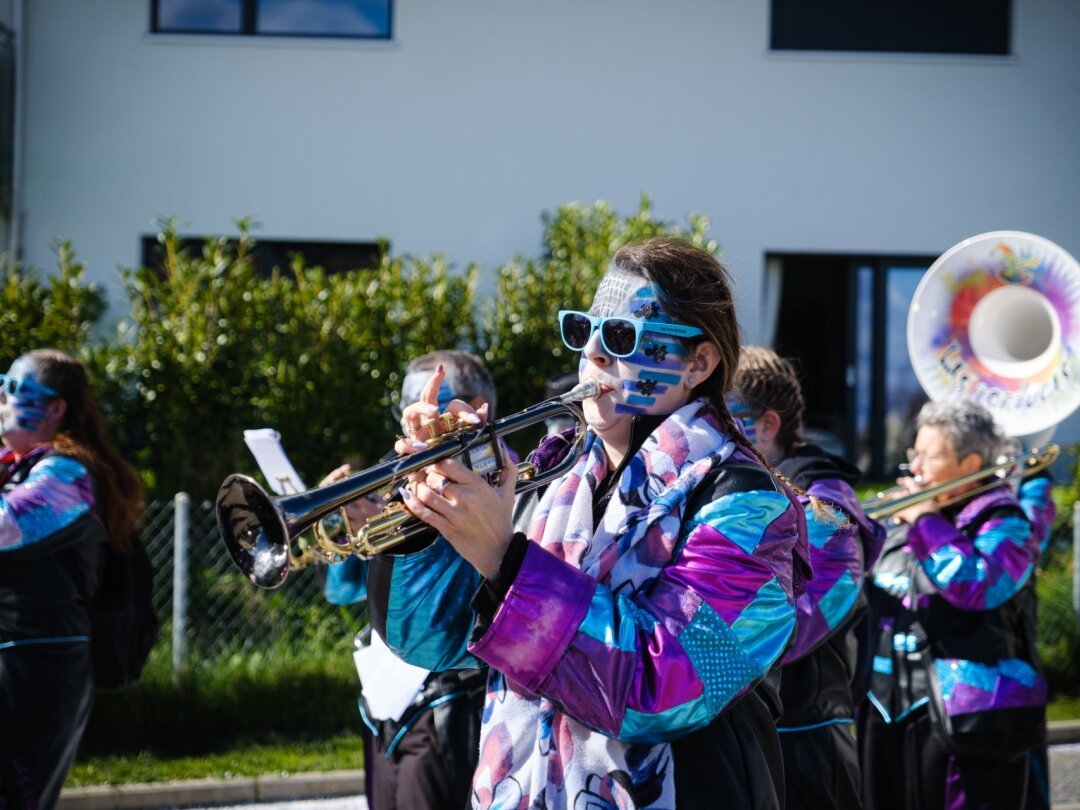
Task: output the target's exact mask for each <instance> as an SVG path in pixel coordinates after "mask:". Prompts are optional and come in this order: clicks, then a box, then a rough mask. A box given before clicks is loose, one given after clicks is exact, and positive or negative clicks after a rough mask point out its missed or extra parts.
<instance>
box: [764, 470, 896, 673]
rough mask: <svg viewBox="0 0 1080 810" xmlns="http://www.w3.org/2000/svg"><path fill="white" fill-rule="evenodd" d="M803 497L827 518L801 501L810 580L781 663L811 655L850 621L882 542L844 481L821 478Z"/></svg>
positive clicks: (882, 533) (879, 529) (877, 528)
mask: <svg viewBox="0 0 1080 810" xmlns="http://www.w3.org/2000/svg"><path fill="white" fill-rule="evenodd" d="M807 492H808V494H810V495H813V496H814V497H816V498H819V499H821V501H823V502H824V503H823V504H822V506H823V507H824V508H825V509H828V510H829V514H828V515H821V516H819V515H818V514H816V513H815V512H814V509H813V508H812V506H811V505H810V503H809V498H806V499H802V500H803V501H804V507H805V512H806V531H807V538H808V539H809V542H810V562H811V565H812V566H813V569H814V578H813V579H812V580H810V583H809V585H808V586H807V589H806V592H805V593H803V594H802V595H801V596H800V597H799V598H798V601H797V602H796V603H795V615H796V620H797V626H798V631H797V633H796V635H795V643H794V644H793V645H792V646H791V649H790V650H788V652H787V653H786V654H785V655H784V659H783V663H785V664H790V663H791V662H793V661H797V660H798V659H800V658H802V657H803V656H804V655H806V654H807V653H809V652H811V651H813V650H814V649H815V648H817V646H818V645H819V644H821V643H822V642H824V641H825V640H826V639H827V638H829V637H830V636H831V635H832V634H833V633H834V632H836V631H837V630H838V629H840V628H841V627H842V626H843V625H844V623H845V622H846V621H847V620H848V618H850V616H851V615H852V613H853V612H854V610H855V608H856V606H857V604H858V599H859V593H860V592H861V589H862V579H863V571H864V567H865V566H866V557H867V556H870V557H871V559H870V562H871V563H873V560H874V559H876V557H877V553H878V551H879V550H880V547H881V542H882V541H883V540H884V537H885V530H884V529H883V528H882V527H881V526H880V525H878V524H876V523H873V522H871V521H869V520H868V519H867V518H866V516H865V515H864V514H863V512H862V507H861V506H859V503H858V500H857V498H856V496H855V492H854V491H853V490H852V489H851V487H850V486H849V485H848V484H846V483H845V482H843V481H840V480H838V479H820V480H818V481H814V482H813V483H812V484H811V485H810V486H809V488H808V489H807Z"/></svg>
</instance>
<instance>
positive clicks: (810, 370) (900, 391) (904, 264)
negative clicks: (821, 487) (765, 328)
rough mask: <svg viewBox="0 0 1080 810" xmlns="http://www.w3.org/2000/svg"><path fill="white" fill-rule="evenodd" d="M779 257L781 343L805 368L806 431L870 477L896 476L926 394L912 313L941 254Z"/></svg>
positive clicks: (776, 340) (778, 326) (775, 343)
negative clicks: (916, 366)
mask: <svg viewBox="0 0 1080 810" xmlns="http://www.w3.org/2000/svg"><path fill="white" fill-rule="evenodd" d="M773 258H774V259H775V260H778V261H779V262H780V263H781V268H782V272H781V279H782V280H781V287H780V297H779V310H778V312H777V321H776V334H775V336H774V339H773V346H774V347H775V349H776V351H777V352H779V353H780V354H781V355H782V356H784V357H791V358H794V359H795V360H796V365H797V367H798V368H799V370H800V372H801V373H800V380H801V382H802V387H803V397H804V400H805V403H806V413H805V417H804V421H805V424H806V428H807V431H806V432H807V434H808V437H809V438H811V439H812V440H813V441H814V442H815V443H817V444H821V445H822V446H823V447H825V449H827V450H832V451H833V452H839V453H840V455H846V456H847V457H848V458H850V459H851V460H852V461H855V462H856V463H857V464H858V465H859V466H860V467H861V468H862V470H863V472H864V473H866V474H867V475H868V476H869V477H870V478H871V479H872V480H879V481H885V480H892V479H893V478H895V477H896V475H897V467H896V465H897V464H898V463H899V462H901V461H903V460H904V455H903V454H904V449H905V448H907V447H909V446H910V443H911V441H912V440H913V438H914V436H913V435H912V433H913V421H914V417H915V414H916V412H917V411H918V409H919V406H921V405H922V403H923V402H925V401H926V394H925V393H924V392H923V390H922V387H921V386H920V385H919V381H918V379H917V378H916V377H915V372H914V370H913V369H912V367H911V360H910V358H909V357H908V351H907V313H908V308H909V305H910V303H911V298H912V296H913V294H914V292H915V287H916V286H917V285H918V282H919V280H920V279H921V278H922V276H923V274H924V273H925V272H926V269H927V268H928V267H929V266H930V265H931V264H932V263H933V258H932V257H924V256H916V257H887V256H843V255H825V254H823V255H816V254H802V255H791V254H776V255H774V256H773ZM807 335H813V340H812V341H808V340H807Z"/></svg>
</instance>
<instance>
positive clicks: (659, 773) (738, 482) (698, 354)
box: [368, 239, 809, 808]
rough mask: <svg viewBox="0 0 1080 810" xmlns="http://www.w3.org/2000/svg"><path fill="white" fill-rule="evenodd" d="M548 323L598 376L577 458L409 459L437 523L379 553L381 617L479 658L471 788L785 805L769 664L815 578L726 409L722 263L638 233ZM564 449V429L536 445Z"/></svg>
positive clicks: (430, 659) (575, 800)
mask: <svg viewBox="0 0 1080 810" xmlns="http://www.w3.org/2000/svg"><path fill="white" fill-rule="evenodd" d="M553 325H554V324H553ZM561 326H562V336H563V340H564V342H565V344H566V345H567V347H569V348H570V349H572V350H574V351H579V352H581V359H580V363H579V376H580V379H581V380H582V381H590V382H595V383H597V384H598V385H599V387H600V391H601V393H600V395H599V396H597V397H596V398H594V399H590V400H587V401H585V403H584V413H585V418H586V421H587V423H588V427H589V430H588V436H587V440H586V443H585V450H584V453H583V454H582V455H581V457H580V458H579V459H578V461H577V463H576V465H575V466H574V467H573V468H572V469H571V471H570V472H568V473H566V474H565V475H564V476H563V477H562V478H560V479H558V480H556V481H554V482H552V483H550V484H549V485H548V486H547V487H545V488H543V489H542V490H534V491H532V492H529V493H527V494H523V495H522V496H520V498H518V499H517V501H516V503H515V497H514V480H513V478H514V476H513V475H512V474H510V473H511V470H510V468H509V467H507V469H506V470H505V471H504V473H505V474H504V476H503V482H502V484H501V485H500V486H499V487H497V488H493V487H491V486H489V485H488V484H487V483H486V482H485V481H484V480H483V479H482V478H480V477H479V476H477V475H475V474H473V473H472V472H470V471H469V470H467V469H466V468H465V467H464V465H463V464H462V463H460V462H459V461H457V460H447V461H443V462H439V463H438V464H435V465H433V466H432V467H430V468H427V469H426V470H424V471H422V472H421V473H418V474H417V476H416V479H415V480H414V481H413V482H412V483H411V484H410V485H409V487H408V488H407V489H406V499H405V504H406V506H407V508H408V509H409V510H411V511H412V512H413V513H414V514H416V515H417V516H418V517H420V518H421V519H423V520H425V521H426V522H428V523H429V524H430V525H432V526H433V527H434V528H436V529H437V530H438V531H439V533H440V535H441V536H440V537H439V538H438V539H437V540H435V541H434V542H433V543H432V544H431V545H429V546H428V547H427V548H424V549H422V550H419V551H416V552H414V553H411V554H401V555H381V556H380V557H379V558H377V559H376V560H374V561H373V563H372V566H371V569H370V574H369V582H368V584H369V592H370V594H371V599H372V601H371V602H370V605H371V608H372V615H373V622H374V623H375V625H376V627H377V628H378V629H379V630H380V632H381V633H383V634H384V638H386V640H387V641H388V643H389V644H390V645H391V646H392V647H394V648H395V649H396V650H397V651H398V652H399V653H401V654H402V655H403V656H404V657H405V658H406V659H407V660H411V661H413V662H414V663H417V664H420V665H422V666H426V667H429V668H433V669H445V668H453V667H458V666H468V665H470V664H471V663H475V661H476V660H477V659H480V660H482V661H484V662H486V663H488V664H490V666H491V671H490V675H489V681H488V696H487V704H486V706H485V710H484V716H483V728H482V734H481V742H480V762H479V765H478V767H477V771H476V774H475V776H474V779H473V805H474V806H475V807H481V808H488V807H494V808H511V807H512V808H519V807H547V808H581V807H618V808H638V807H641V808H644V807H669V808H670V807H675V806H678V807H680V808H695V807H701V808H715V807H717V806H719V805H720V804H724V805H727V806H731V807H747V808H766V807H780V806H781V805H782V801H783V775H782V763H781V760H780V751H779V742H778V740H777V736H776V730H775V725H774V722H775V714H774V710H776V709H778V705H777V703H776V699H775V698H776V695H775V692H774V691H773V690H772V689H771V687H770V686H769V682H768V681H766V680H765V677H766V675H767V674H768V673H769V671H770V669H771V668H772V667H773V666H774V665H775V664H776V663H777V662H778V661H779V659H780V657H781V655H782V654H783V652H784V650H785V649H786V648H787V646H788V644H789V643H790V641H791V637H792V631H793V629H794V626H795V609H794V600H795V598H796V595H797V594H798V593H799V592H801V591H802V589H803V588H804V586H805V580H806V578H807V577H808V576H809V569H808V566H807V551H806V536H805V521H804V520H803V513H802V508H801V507H800V505H799V503H798V501H797V500H796V499H795V497H794V495H793V494H792V493H791V492H790V491H789V490H788V489H787V488H786V487H785V486H784V485H783V484H782V483H780V482H779V481H778V479H777V478H776V477H775V476H774V475H772V474H771V473H770V471H769V470H768V469H767V468H766V467H765V466H764V465H763V463H762V462H761V461H760V460H759V458H758V457H757V456H756V454H755V453H754V451H753V449H752V447H751V446H750V445H749V443H748V442H747V441H746V440H745V438H744V437H742V435H741V433H740V432H739V431H738V429H736V427H735V426H734V424H733V422H732V419H731V416H730V415H729V414H728V412H727V407H726V394H727V391H728V387H729V385H730V382H731V377H732V374H733V373H734V370H735V366H736V363H737V362H738V356H739V336H738V326H737V323H736V319H735V311H734V305H733V303H732V298H731V290H730V283H729V280H728V276H727V273H726V271H725V270H724V269H723V267H722V266H721V265H720V264H719V263H718V262H717V261H716V260H715V259H714V258H713V257H712V256H711V255H710V254H708V253H707V252H705V251H702V250H700V249H698V248H695V247H693V246H691V245H689V244H686V243H683V242H680V241H676V240H670V239H656V240H652V241H649V242H646V243H644V244H640V245H631V246H627V247H624V248H622V249H621V250H619V251H618V252H617V253H616V254H615V257H614V259H613V260H612V263H611V266H610V268H609V271H608V273H607V275H606V276H605V277H604V278H603V280H602V281H601V283H600V285H599V287H598V289H597V291H596V294H595V297H594V299H593V304H592V307H591V308H590V310H589V312H588V313H563V314H562V316H561ZM440 382H441V374H440V373H438V372H437V373H436V374H435V375H434V376H433V377H432V378H431V380H429V381H428V384H427V386H426V387H425V389H424V392H423V396H422V399H421V402H420V403H418V404H416V405H414V406H412V407H411V408H409V409H406V412H405V414H404V416H405V424H406V427H407V428H408V429H409V431H410V432H413V433H415V432H416V431H418V430H420V429H421V425H422V422H423V420H424V419H425V418H429V417H431V416H433V415H434V414H435V413H436V412H437V410H438V409H437V406H436V404H435V401H436V400H435V396H436V394H437V391H438V387H439V384H440ZM450 410H451V411H455V412H462V413H469V412H471V411H470V409H468V408H466V407H464V405H463V404H462V403H452V404H451V405H450ZM397 449H398V451H399V452H408V451H409V450H411V449H416V448H414V447H412V442H411V441H410V440H408V439H406V440H403V441H401V442H399V444H398V447H397ZM566 452H567V442H566V440H565V438H564V437H563V436H559V435H556V436H552V437H548V438H547V439H545V440H544V442H542V443H541V446H540V447H539V448H538V449H537V451H536V452H535V453H534V454H533V460H534V462H535V463H537V464H538V465H539V466H540V467H541V468H542V469H546V468H548V467H550V466H551V465H553V464H555V463H557V461H558V460H560V459H561V458H563V457H564V456H565V454H566Z"/></svg>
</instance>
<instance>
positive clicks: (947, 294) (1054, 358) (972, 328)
mask: <svg viewBox="0 0 1080 810" xmlns="http://www.w3.org/2000/svg"><path fill="white" fill-rule="evenodd" d="M907 341H908V354H909V356H910V357H911V363H912V366H913V367H914V370H915V375H916V376H917V377H918V379H919V383H920V384H921V385H922V387H923V389H924V390H925V391H926V394H927V396H928V397H930V399H933V400H941V399H948V398H964V399H970V400H973V401H975V402H978V403H979V404H981V405H983V406H984V407H985V408H986V409H987V410H989V411H990V413H991V414H993V416H994V418H995V420H996V421H997V422H998V424H1000V425H1001V427H1002V429H1003V430H1004V432H1005V433H1006V434H1007V435H1009V436H1035V435H1038V436H1039V439H1040V440H1041V441H1045V440H1046V439H1047V438H1048V437H1049V435H1050V432H1052V430H1053V428H1054V426H1056V425H1057V424H1058V423H1059V422H1061V421H1062V420H1063V419H1065V417H1067V416H1068V415H1069V414H1070V413H1072V412H1073V411H1074V410H1075V409H1076V408H1077V406H1078V405H1080V265H1078V264H1077V261H1076V259H1074V258H1073V257H1072V256H1070V255H1069V254H1068V253H1067V252H1066V251H1065V250H1063V249H1062V248H1061V247H1059V246H1058V245H1056V244H1054V243H1053V242H1050V241H1049V240H1047V239H1044V238H1042V237H1040V236H1036V235H1034V234H1030V233H1024V232H1022V231H993V232H990V233H984V234H980V235H978V236H973V237H971V238H970V239H966V240H964V241H963V242H960V243H959V244H957V245H954V246H953V247H952V248H950V249H949V250H948V251H946V252H945V253H943V254H942V255H941V257H940V258H939V259H938V260H937V261H935V262H934V264H933V265H932V266H931V267H930V269H929V270H928V271H927V272H926V274H925V275H924V276H923V278H922V280H921V282H920V283H919V286H918V288H917V289H916V291H915V296H914V298H913V299H912V302H911V309H910V310H909V312H908V323H907ZM1048 431H1049V432H1048ZM1041 441H1040V443H1041ZM1027 444H1028V445H1029V446H1030V445H1031V444H1032V442H1028V443H1027Z"/></svg>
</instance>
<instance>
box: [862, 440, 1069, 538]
mask: <svg viewBox="0 0 1080 810" xmlns="http://www.w3.org/2000/svg"><path fill="white" fill-rule="evenodd" d="M1060 454H1061V447H1060V446H1059V445H1056V444H1048V445H1047V446H1046V447H1042V448H1035V449H1033V450H1030V451H1029V452H1027V453H1024V454H1022V455H1019V456H1009V457H1007V458H1005V459H1003V460H1001V461H999V462H997V463H995V464H991V465H989V466H986V467H983V468H982V469H980V470H976V471H975V472H973V473H968V474H967V475H960V476H957V477H956V478H953V479H952V480H950V481H945V482H944V483H941V484H937V485H936V486H932V487H927V488H926V489H922V490H919V491H918V492H907V491H906V490H904V489H901V488H900V487H893V488H892V489H889V490H886V491H885V492H879V493H878V494H877V496H876V497H874V498H872V499H870V500H868V501H864V502H863V503H862V508H863V512H865V513H866V516H867V517H869V518H872V519H873V520H881V519H882V518H889V517H892V516H893V515H895V514H896V513H897V512H903V511H904V510H905V509H907V508H908V507H909V506H915V505H916V504H919V503H922V502H923V501H926V500H930V499H931V498H934V499H940V500H938V502H937V505H938V506H950V505H952V504H954V503H956V502H957V501H960V500H962V499H965V498H970V497H971V496H972V495H976V494H978V493H980V492H985V491H986V490H988V489H992V488H994V487H996V486H1000V485H1001V484H1003V483H1005V482H1009V481H1013V480H1017V479H1020V478H1024V477H1026V476H1029V475H1034V474H1035V473H1038V472H1041V471H1042V470H1045V469H1046V468H1047V467H1049V466H1050V465H1051V464H1053V463H1054V461H1055V460H1056V459H1057V457H1058V456H1059V455H1060ZM978 481H982V482H983V483H982V484H981V485H980V486H978V487H975V488H973V489H965V490H964V491H963V492H959V493H956V494H953V495H949V493H950V492H952V490H954V489H956V488H957V487H963V486H966V485H967V484H972V483H975V482H978Z"/></svg>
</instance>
